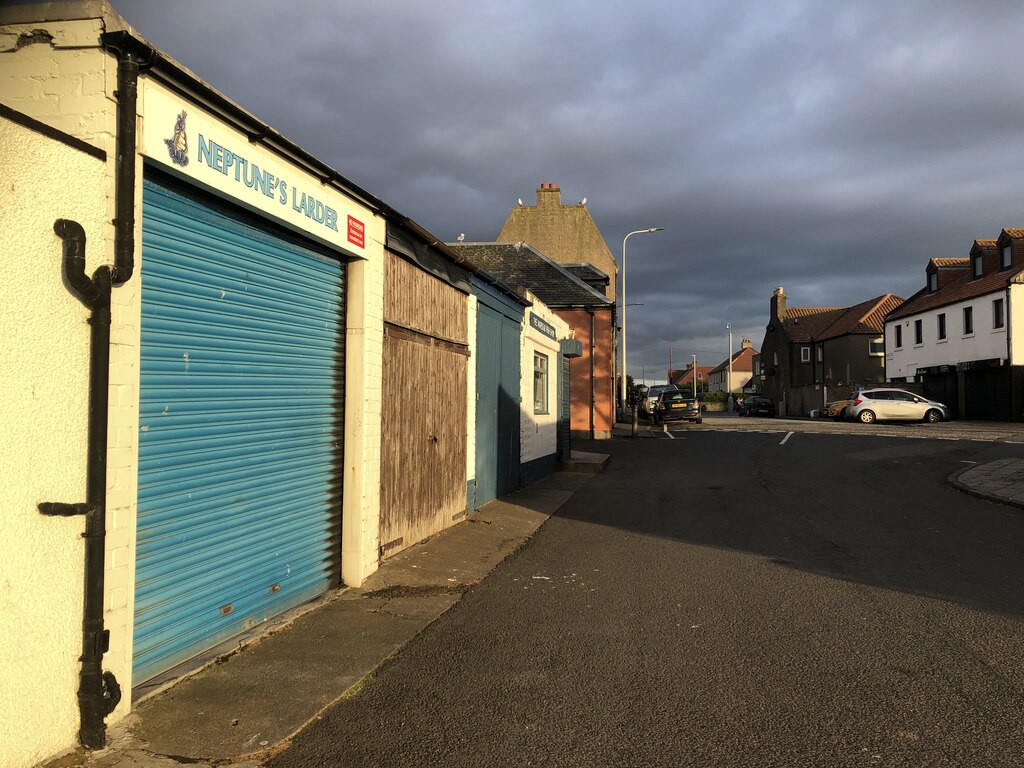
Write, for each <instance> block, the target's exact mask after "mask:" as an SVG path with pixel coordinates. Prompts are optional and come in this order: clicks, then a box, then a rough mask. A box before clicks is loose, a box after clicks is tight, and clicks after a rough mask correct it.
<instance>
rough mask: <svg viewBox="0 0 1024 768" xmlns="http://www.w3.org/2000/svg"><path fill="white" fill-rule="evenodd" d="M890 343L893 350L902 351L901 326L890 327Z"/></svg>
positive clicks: (897, 324)
mask: <svg viewBox="0 0 1024 768" xmlns="http://www.w3.org/2000/svg"><path fill="white" fill-rule="evenodd" d="M892 329H893V331H892V336H893V338H892V341H893V345H894V348H895V349H903V326H902V325H900V324H899V323H896V325H894V326H893V327H892Z"/></svg>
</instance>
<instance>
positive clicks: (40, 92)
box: [0, 19, 117, 153]
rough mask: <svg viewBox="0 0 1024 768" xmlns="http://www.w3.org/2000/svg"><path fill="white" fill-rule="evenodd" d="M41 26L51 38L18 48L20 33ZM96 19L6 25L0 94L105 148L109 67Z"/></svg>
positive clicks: (109, 126)
mask: <svg viewBox="0 0 1024 768" xmlns="http://www.w3.org/2000/svg"><path fill="white" fill-rule="evenodd" d="M37 29H45V30H46V31H47V32H48V33H50V34H51V35H52V36H53V38H54V40H53V43H52V44H49V43H46V42H38V43H32V44H29V45H25V46H24V47H22V48H17V44H18V39H19V37H20V36H21V35H23V34H29V33H32V32H33V31H34V30H37ZM102 31H103V26H102V23H101V21H100V20H99V19H87V20H82V21H65V22H41V23H36V24H20V25H7V26H5V27H4V28H3V30H2V32H0V93H2V94H3V98H4V103H5V104H7V105H8V106H10V107H12V108H13V109H16V110H18V111H19V112H24V113H25V114H27V115H30V116H31V117H34V118H35V119H37V120H39V121H41V122H44V123H46V124H47V125H50V126H53V127H54V128H57V129H58V130H61V131H65V132H66V133H70V134H71V135H73V136H77V137H79V138H81V139H84V140H85V141H88V142H89V143H90V144H93V145H95V146H98V147H102V148H104V149H107V151H108V153H109V152H110V151H111V148H110V147H109V146H108V145H109V142H110V140H111V139H112V137H113V129H114V121H113V119H112V117H111V112H112V111H113V107H112V104H111V102H110V95H111V94H112V93H113V90H112V89H111V88H110V87H109V83H110V77H109V71H111V70H113V71H115V72H116V68H117V65H116V61H115V59H114V57H113V56H111V55H109V54H107V53H104V52H103V51H102V50H101V49H100V48H99V47H98V46H99V36H100V34H101V33H102Z"/></svg>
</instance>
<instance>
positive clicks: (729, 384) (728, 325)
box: [725, 323, 733, 413]
mask: <svg viewBox="0 0 1024 768" xmlns="http://www.w3.org/2000/svg"><path fill="white" fill-rule="evenodd" d="M725 328H726V330H727V331H729V357H728V360H729V373H728V379H726V385H725V388H726V389H728V390H729V413H732V404H733V399H732V323H726V324H725Z"/></svg>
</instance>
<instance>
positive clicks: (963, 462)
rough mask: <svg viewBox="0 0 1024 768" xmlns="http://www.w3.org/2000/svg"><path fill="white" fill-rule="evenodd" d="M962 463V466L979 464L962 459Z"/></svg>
mask: <svg viewBox="0 0 1024 768" xmlns="http://www.w3.org/2000/svg"><path fill="white" fill-rule="evenodd" d="M960 463H961V464H977V463H978V462H976V461H967V459H961V460H960Z"/></svg>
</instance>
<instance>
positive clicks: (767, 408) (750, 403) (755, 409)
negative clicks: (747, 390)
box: [739, 395, 775, 416]
mask: <svg viewBox="0 0 1024 768" xmlns="http://www.w3.org/2000/svg"><path fill="white" fill-rule="evenodd" d="M739 415H740V416H774V415H775V403H773V402H772V401H771V400H770V399H768V398H767V397H760V396H758V395H751V396H750V397H746V398H744V399H743V404H742V405H740V408H739Z"/></svg>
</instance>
